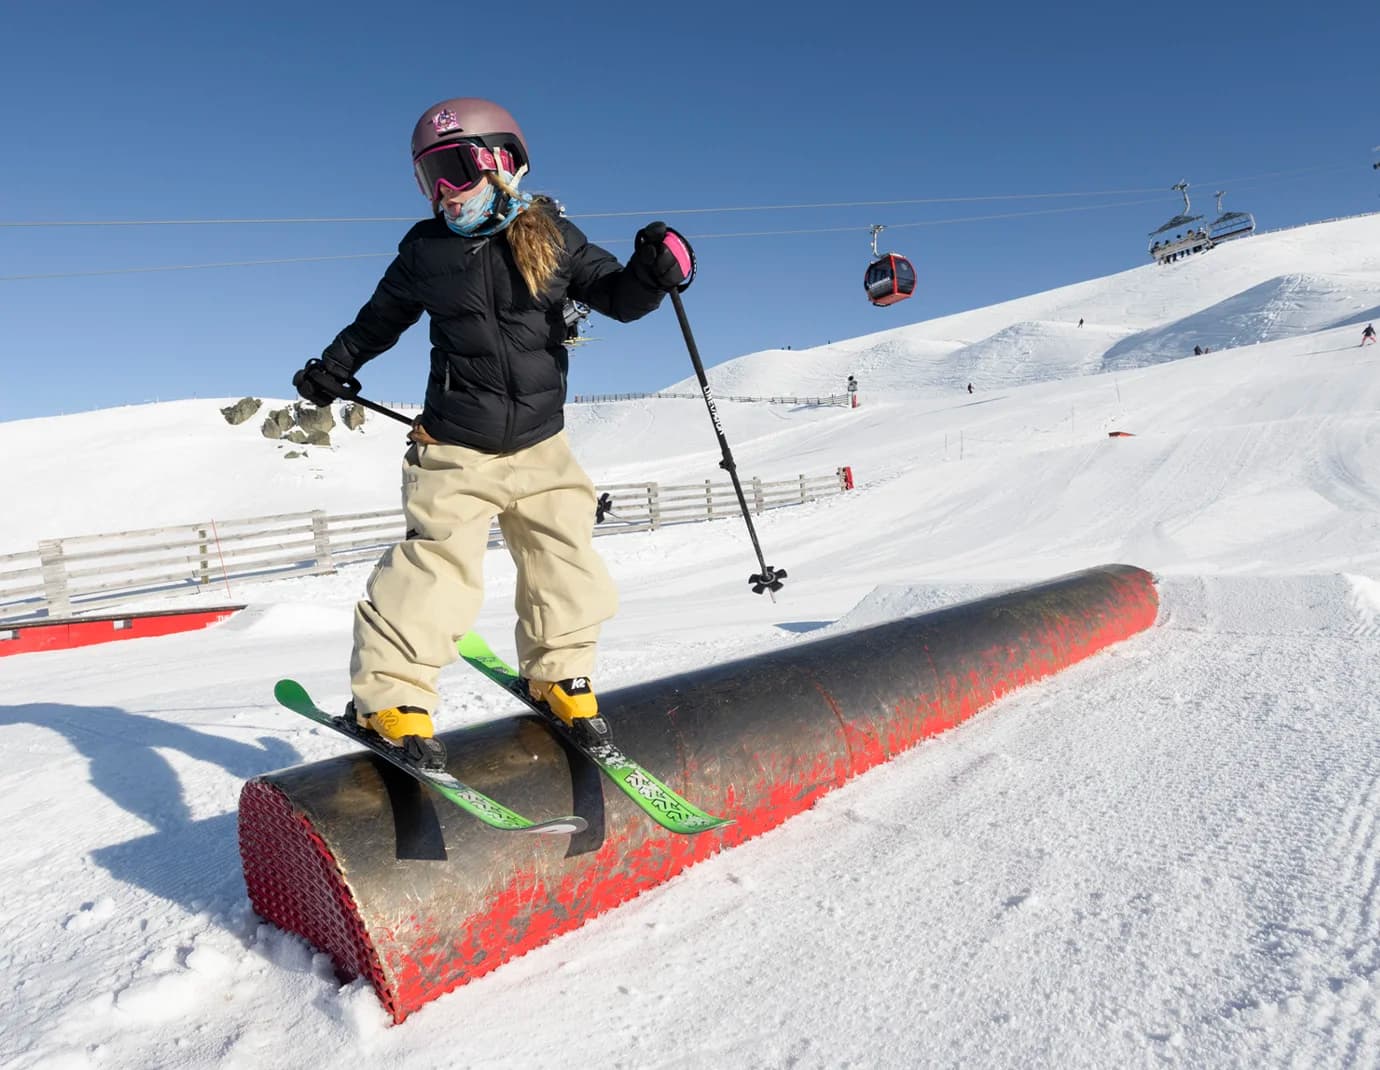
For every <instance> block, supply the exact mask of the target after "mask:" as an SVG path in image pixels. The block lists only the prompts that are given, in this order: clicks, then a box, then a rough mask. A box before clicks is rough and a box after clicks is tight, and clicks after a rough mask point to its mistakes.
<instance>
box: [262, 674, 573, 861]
mask: <svg viewBox="0 0 1380 1070" xmlns="http://www.w3.org/2000/svg"><path fill="white" fill-rule="evenodd" d="M273 697H274V698H276V699H277V700H278V701H279V702H281V703H282V704H283V705H284V706H286V707H287V708H288V709H290V710H291V711H292V712H293V713H298V714H301V715H302V716H303V717H306V718H307V719H308V720H311V721H315V722H316V723H317V724H319V725H324V726H325V727H327V728H333V729H335V730H336V731H337V732H339V733H341V734H342V735H346V736H349V737H350V738H351V739H353V740H354V741H355V742H356V743H361V744H363V745H364V746H366V747H368V748H369V749H370V750H371V751H373V752H374V753H375V754H377V755H378V756H379V757H380V758H382V759H384V761H386V762H389V763H391V764H392V765H395V766H397V767H398V768H399V769H401V770H403V771H404V772H407V773H411V774H412V775H413V776H414V777H416V778H417V779H418V780H420V781H421V782H422V783H423V784H426V785H428V786H429V787H431V788H433V789H435V791H436V792H437V793H438V794H440V795H443V796H445V797H446V798H447V799H449V800H450V801H451V802H453V803H454V804H455V805H456V806H458V807H460V809H462V810H464V811H465V812H466V813H468V814H472V815H474V816H475V817H477V818H479V820H480V821H482V822H484V824H486V825H488V826H489V827H490V828H494V829H498V830H499V831H500V832H531V833H538V834H545V835H548V836H561V835H569V834H571V833H575V832H583V831H584V830H585V829H586V828H588V827H589V826H588V823H587V822H586V821H585V819H584V818H583V817H557V818H552V819H551V820H550V821H532V820H529V819H528V818H525V817H523V816H522V815H521V814H519V813H517V812H516V811H514V810H509V809H508V808H507V807H506V806H504V805H503V804H502V803H501V802H498V801H497V800H496V799H491V798H489V796H487V795H485V794H484V793H483V792H480V791H476V790H475V789H474V788H472V787H469V786H468V785H467V784H462V783H460V781H458V780H456V779H455V778H454V777H453V776H451V775H450V774H449V773H447V772H444V771H436V770H432V769H425V768H423V767H422V766H420V765H417V764H416V763H414V762H409V761H408V760H407V759H406V758H405V757H404V756H403V754H402V752H401V751H399V750H398V748H397V747H393V746H390V745H389V744H387V743H385V742H383V740H381V739H380V738H379V737H378V736H377V735H375V734H374V733H373V732H370V731H367V730H366V729H363V728H360V727H359V726H358V725H357V724H355V723H353V722H352V721H349V720H347V719H346V718H344V717H332V716H331V715H330V714H329V713H327V712H326V711H325V710H323V709H321V708H320V707H319V706H317V705H316V703H314V702H313V701H312V700H311V696H310V695H308V694H307V689H306V688H304V687H303V686H302V685H301V684H299V683H298V682H297V681H296V680H279V681H278V683H277V684H276V685H274V688H273Z"/></svg>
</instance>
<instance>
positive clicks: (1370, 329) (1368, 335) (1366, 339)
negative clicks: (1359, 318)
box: [1361, 323, 1375, 345]
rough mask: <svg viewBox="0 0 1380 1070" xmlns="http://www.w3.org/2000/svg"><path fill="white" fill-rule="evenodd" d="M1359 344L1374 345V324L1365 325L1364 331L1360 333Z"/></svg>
mask: <svg viewBox="0 0 1380 1070" xmlns="http://www.w3.org/2000/svg"><path fill="white" fill-rule="evenodd" d="M1361 344H1362V345H1366V344H1370V345H1374V344H1375V324H1373V323H1367V324H1366V329H1365V330H1364V331H1362V332H1361Z"/></svg>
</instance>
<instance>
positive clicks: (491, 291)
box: [480, 238, 517, 453]
mask: <svg viewBox="0 0 1380 1070" xmlns="http://www.w3.org/2000/svg"><path fill="white" fill-rule="evenodd" d="M485 244H486V245H487V246H488V248H487V249H483V250H481V251H480V255H481V256H482V257H483V258H484V286H485V288H486V290H487V292H488V295H489V304H488V311H489V314H490V315H492V316H493V329H494V338H495V339H496V340H497V342H498V359H499V361H500V363H501V364H502V365H503V384H504V386H506V387H507V388H508V392H507V394H506V395H505V396H504V398H503V440H502V442H500V443H499V451H498V452H499V453H511V452H512V450H513V442H512V439H513V422H514V420H515V419H516V417H517V404H516V403H515V402H514V401H513V394H514V393H515V388H514V386H513V365H512V361H511V359H510V358H509V356H508V346H507V344H506V343H505V342H504V341H503V329H502V327H501V326H500V324H499V321H498V288H497V287H496V286H495V285H494V277H493V270H494V269H493V265H492V263H491V256H497V255H499V254H498V251H497V250H496V248H495V247H494V244H493V239H491V238H488V239H485Z"/></svg>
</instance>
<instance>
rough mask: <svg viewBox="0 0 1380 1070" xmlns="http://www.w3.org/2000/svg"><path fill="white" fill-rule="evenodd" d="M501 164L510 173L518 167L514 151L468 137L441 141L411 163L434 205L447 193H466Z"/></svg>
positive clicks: (418, 183)
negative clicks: (450, 142)
mask: <svg viewBox="0 0 1380 1070" xmlns="http://www.w3.org/2000/svg"><path fill="white" fill-rule="evenodd" d="M499 168H502V169H503V170H504V171H507V172H508V173H509V174H513V173H514V172H515V171H516V169H517V168H516V165H515V162H514V160H513V154H512V153H511V152H509V151H508V150H507V149H498V150H494V149H490V148H488V147H487V146H484V145H476V144H473V143H472V142H468V141H462V142H459V143H457V144H450V145H439V146H437V147H436V148H434V149H429V150H427V151H426V152H424V153H422V154H421V155H420V156H418V157H417V159H416V160H414V161H413V163H412V170H413V172H414V173H415V174H416V176H417V185H418V186H419V187H421V190H422V193H423V194H424V195H425V196H426V197H427V198H429V199H430V201H431V203H432V204H433V205H435V204H436V203H437V201H439V200H440V199H441V198H442V197H444V196H446V194H447V193H451V192H456V193H463V192H464V191H465V190H467V189H470V188H471V187H472V186H474V184H475V183H476V182H478V181H479V180H480V179H481V178H482V177H483V175H484V172H485V171H497V170H499Z"/></svg>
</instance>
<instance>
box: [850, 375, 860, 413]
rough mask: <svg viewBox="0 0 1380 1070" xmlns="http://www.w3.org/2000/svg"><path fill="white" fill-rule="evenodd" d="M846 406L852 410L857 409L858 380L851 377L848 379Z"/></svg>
mask: <svg viewBox="0 0 1380 1070" xmlns="http://www.w3.org/2000/svg"><path fill="white" fill-rule="evenodd" d="M848 405H849V408H853V409H856V408H857V407H858V380H857V379H855V378H854V377H853V376H851V375H850V376H849V377H848Z"/></svg>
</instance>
